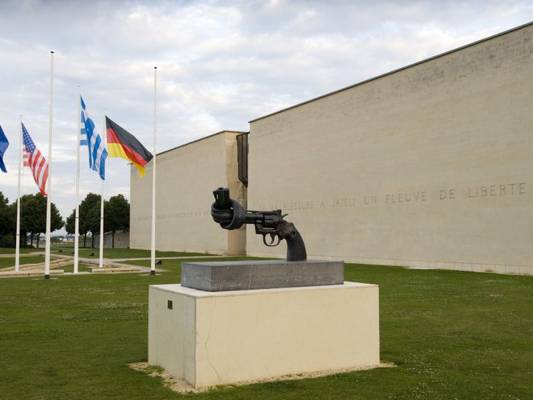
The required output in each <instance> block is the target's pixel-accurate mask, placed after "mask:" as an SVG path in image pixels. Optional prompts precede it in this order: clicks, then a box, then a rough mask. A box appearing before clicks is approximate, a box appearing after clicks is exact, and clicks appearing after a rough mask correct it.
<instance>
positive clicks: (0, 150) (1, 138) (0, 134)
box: [0, 126, 9, 172]
mask: <svg viewBox="0 0 533 400" xmlns="http://www.w3.org/2000/svg"><path fill="white" fill-rule="evenodd" d="M8 146H9V140H7V137H6V135H5V134H4V131H3V130H2V127H1V126H0V170H2V171H4V172H7V169H6V166H5V164H4V153H5V152H6V150H7V147H8Z"/></svg>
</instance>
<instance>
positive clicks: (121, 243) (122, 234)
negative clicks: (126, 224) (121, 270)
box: [94, 231, 130, 249]
mask: <svg viewBox="0 0 533 400" xmlns="http://www.w3.org/2000/svg"><path fill="white" fill-rule="evenodd" d="M94 244H95V248H100V235H99V234H97V235H94ZM129 247H130V233H129V232H128V231H117V232H115V243H114V245H113V234H112V233H111V232H106V233H104V249H111V248H115V249H127V248H129Z"/></svg>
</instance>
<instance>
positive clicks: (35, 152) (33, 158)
mask: <svg viewBox="0 0 533 400" xmlns="http://www.w3.org/2000/svg"><path fill="white" fill-rule="evenodd" d="M22 137H23V140H24V166H27V167H30V169H31V172H32V174H33V179H34V180H35V183H36V184H37V186H38V187H39V191H40V192H41V194H42V195H43V196H46V182H47V181H48V163H47V162H46V158H44V156H43V155H42V154H41V152H40V151H39V149H38V148H37V147H35V143H33V140H32V139H31V136H30V134H29V133H28V131H27V129H26V127H25V126H24V124H22Z"/></svg>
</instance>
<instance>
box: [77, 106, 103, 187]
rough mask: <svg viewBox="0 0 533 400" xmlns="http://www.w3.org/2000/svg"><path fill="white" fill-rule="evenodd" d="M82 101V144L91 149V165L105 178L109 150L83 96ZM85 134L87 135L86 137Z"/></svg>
mask: <svg viewBox="0 0 533 400" xmlns="http://www.w3.org/2000/svg"><path fill="white" fill-rule="evenodd" d="M80 101H81V126H82V128H81V132H80V135H81V138H80V145H82V146H83V145H86V146H87V149H88V151H89V167H90V168H91V169H92V170H93V171H96V172H98V174H99V175H100V178H101V179H105V161H106V159H107V150H106V148H105V143H104V141H103V140H102V138H101V136H100V135H99V134H98V133H96V127H95V125H94V121H93V120H92V119H91V118H90V117H89V114H88V113H87V107H86V106H85V102H84V101H83V98H82V97H81V96H80ZM84 134H85V137H84Z"/></svg>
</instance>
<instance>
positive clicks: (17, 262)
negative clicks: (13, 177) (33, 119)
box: [15, 115, 22, 272]
mask: <svg viewBox="0 0 533 400" xmlns="http://www.w3.org/2000/svg"><path fill="white" fill-rule="evenodd" d="M21 173H22V115H21V116H20V132H19V173H18V185H17V235H16V237H15V272H19V271H20V175H21Z"/></svg>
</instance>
